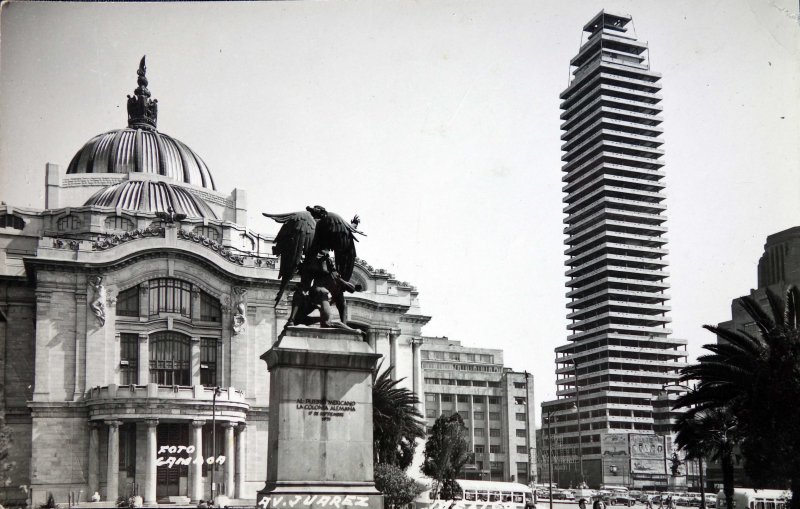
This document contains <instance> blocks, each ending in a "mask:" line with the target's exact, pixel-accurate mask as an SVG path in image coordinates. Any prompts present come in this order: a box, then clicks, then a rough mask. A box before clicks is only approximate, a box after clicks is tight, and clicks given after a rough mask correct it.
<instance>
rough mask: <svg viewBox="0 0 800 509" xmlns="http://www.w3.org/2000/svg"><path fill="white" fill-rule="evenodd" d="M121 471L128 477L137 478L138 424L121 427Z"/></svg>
mask: <svg viewBox="0 0 800 509" xmlns="http://www.w3.org/2000/svg"><path fill="white" fill-rule="evenodd" d="M119 471H120V472H127V474H128V477H135V476H136V423H135V422H127V423H125V424H123V425H122V426H120V427H119Z"/></svg>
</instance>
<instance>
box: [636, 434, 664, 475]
mask: <svg viewBox="0 0 800 509" xmlns="http://www.w3.org/2000/svg"><path fill="white" fill-rule="evenodd" d="M628 437H629V441H630V446H631V472H635V473H638V474H661V475H665V474H666V468H667V465H666V456H665V455H664V437H663V436H660V435H638V434H634V433H631V434H630V435H628Z"/></svg>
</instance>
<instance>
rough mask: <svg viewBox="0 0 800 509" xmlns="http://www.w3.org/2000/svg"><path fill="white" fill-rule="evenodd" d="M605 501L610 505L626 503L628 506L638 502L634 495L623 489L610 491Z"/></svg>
mask: <svg viewBox="0 0 800 509" xmlns="http://www.w3.org/2000/svg"><path fill="white" fill-rule="evenodd" d="M603 501H604V502H605V503H606V504H609V505H625V506H628V507H633V504H635V503H636V500H635V499H634V498H633V497H631V496H630V495H629V494H627V493H623V492H621V491H619V492H613V493H610V494H609V495H607V497H605V498H604V500H603Z"/></svg>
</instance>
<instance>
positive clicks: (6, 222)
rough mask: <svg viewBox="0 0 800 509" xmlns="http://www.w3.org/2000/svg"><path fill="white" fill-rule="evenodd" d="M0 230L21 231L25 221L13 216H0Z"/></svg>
mask: <svg viewBox="0 0 800 509" xmlns="http://www.w3.org/2000/svg"><path fill="white" fill-rule="evenodd" d="M0 228H14V229H15V230H22V229H24V228H25V221H24V220H23V219H22V218H21V217H19V216H17V215H14V214H0Z"/></svg>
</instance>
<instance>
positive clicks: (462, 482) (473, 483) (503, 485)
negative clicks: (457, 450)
mask: <svg viewBox="0 0 800 509" xmlns="http://www.w3.org/2000/svg"><path fill="white" fill-rule="evenodd" d="M456 482H458V485H459V486H461V488H463V489H465V490H486V491H491V490H493V491H531V489H530V487H528V486H526V485H524V484H520V483H518V482H499V481H477V480H471V479H456Z"/></svg>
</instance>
